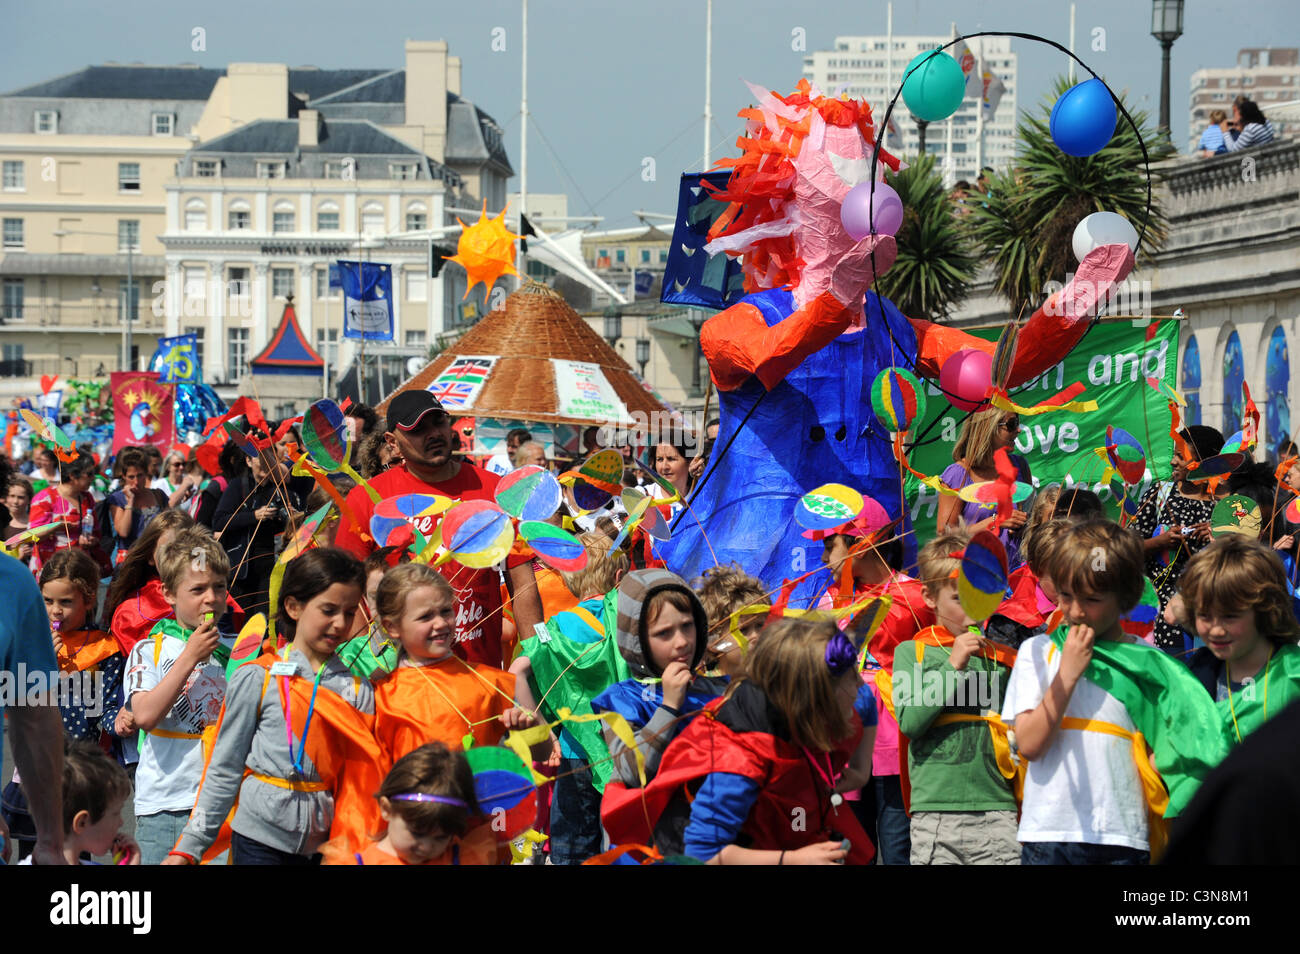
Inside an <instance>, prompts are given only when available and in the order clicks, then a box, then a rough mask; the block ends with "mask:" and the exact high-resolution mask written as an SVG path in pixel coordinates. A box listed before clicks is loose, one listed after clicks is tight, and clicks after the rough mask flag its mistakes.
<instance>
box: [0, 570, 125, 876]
mask: <svg viewBox="0 0 1300 954" xmlns="http://www.w3.org/2000/svg"><path fill="white" fill-rule="evenodd" d="M40 587H41V596H42V597H43V598H44V600H45V612H46V613H47V614H48V615H49V618H50V628H51V630H52V631H53V636H54V652H55V656H56V657H57V658H58V661H59V671H60V672H61V673H68V674H70V675H71V674H79V675H75V676H73V677H72V678H73V680H75V681H70V682H68V683H67V686H66V688H65V690H64V691H62V692H60V694H59V712H60V714H61V715H62V717H63V731H64V733H65V734H66V735H67V737H68V738H69V739H73V740H79V741H86V742H91V743H94V744H96V745H105V746H107V745H108V744H109V743H111V744H112V748H113V749H114V751H115V752H120V750H121V746H120V744H119V740H118V739H117V736H116V733H115V732H114V731H113V725H114V721H115V720H116V719H117V712H118V710H119V709H120V708H121V707H122V671H123V669H124V668H125V666H126V659H125V657H123V655H122V653H121V652H120V651H119V650H118V647H117V643H116V642H114V641H113V637H111V636H110V635H109V634H108V633H106V632H104V631H103V630H101V629H97V628H96V627H95V623H94V616H95V601H96V599H97V598H98V596H99V565H98V564H97V563H96V562H95V561H94V560H92V559H91V558H90V557H89V556H88V555H87V554H85V553H83V552H82V551H81V550H59V551H57V552H55V554H54V555H53V556H51V557H50V559H49V560H48V561H46V563H45V565H44V566H43V567H41V578H40ZM128 794H129V792H128ZM4 817H5V821H6V823H7V824H8V825H9V831H10V834H11V836H12V837H13V838H14V839H15V840H16V841H17V842H18V846H19V854H20V855H27V854H30V853H31V850H32V848H33V847H34V846H35V844H36V828H35V826H34V824H33V822H32V819H31V815H30V814H29V813H28V811H27V798H26V795H25V794H24V793H23V790H22V787H21V785H20V784H19V779H18V773H17V771H16V770H15V772H14V777H13V780H12V781H11V782H10V783H9V784H8V785H7V786H5V790H4Z"/></svg>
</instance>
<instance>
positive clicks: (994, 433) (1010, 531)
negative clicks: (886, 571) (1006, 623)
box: [935, 407, 1032, 566]
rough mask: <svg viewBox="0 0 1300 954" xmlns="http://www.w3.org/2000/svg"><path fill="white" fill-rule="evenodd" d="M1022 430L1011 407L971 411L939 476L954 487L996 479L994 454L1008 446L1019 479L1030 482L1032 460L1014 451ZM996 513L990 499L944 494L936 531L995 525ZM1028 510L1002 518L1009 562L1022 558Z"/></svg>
mask: <svg viewBox="0 0 1300 954" xmlns="http://www.w3.org/2000/svg"><path fill="white" fill-rule="evenodd" d="M1018 433H1020V418H1019V416H1018V415H1016V414H1013V413H1010V412H1008V411H1000V410H998V409H997V408H995V407H986V408H984V409H983V410H980V411H976V412H975V413H974V414H971V415H970V416H969V417H967V418H966V420H965V421H964V422H963V423H962V426H961V435H960V436H959V437H958V438H957V443H956V445H955V446H954V447H953V449H952V459H953V461H954V463H953V464H952V466H950V467H949V468H948V469H947V470H945V471H944V472H943V473H942V474H941V475H940V477H939V479H940V480H942V481H943V482H944V484H946V485H947V486H949V487H951V488H952V489H953V490H961V488H963V487H965V486H966V485H967V484H975V483H980V482H982V481H986V480H996V479H997V476H998V469H997V464H996V462H995V460H994V456H993V455H994V454H996V453H997V452H998V450H1000V449H1003V448H1005V449H1007V452H1008V454H1010V457H1011V463H1012V464H1014V465H1015V468H1016V480H1017V481H1019V482H1020V483H1025V484H1028V483H1031V482H1032V477H1031V475H1030V473H1029V464H1028V463H1027V462H1026V461H1025V459H1024V458H1023V457H1021V456H1020V455H1019V454H1011V453H1010V452H1011V450H1012V449H1014V444H1015V441H1016V435H1017V434H1018ZM996 517H997V506H996V505H995V504H988V503H965V502H964V501H963V500H961V498H959V497H952V496H949V495H947V494H944V495H943V496H941V497H940V498H939V516H938V523H937V525H936V529H935V532H936V533H944V532H945V531H947V530H951V529H954V528H956V527H959V526H961V525H962V524H963V523H964V524H965V525H966V526H968V527H970V528H972V530H973V531H974V532H979V531H980V530H989V529H992V527H993V523H994V520H995V519H996ZM1027 518H1028V514H1027V513H1026V512H1025V511H1023V510H1019V509H1016V510H1013V511H1012V513H1011V515H1010V516H1009V517H1007V519H1006V520H1004V521H1003V522H1002V532H1001V538H1002V545H1003V546H1005V547H1006V549H1007V560H1008V563H1009V565H1011V566H1015V565H1016V564H1017V563H1019V562H1020V543H1019V541H1020V529H1021V528H1022V527H1023V526H1024V525H1025V520H1026V519H1027Z"/></svg>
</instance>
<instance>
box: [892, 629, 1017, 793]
mask: <svg viewBox="0 0 1300 954" xmlns="http://www.w3.org/2000/svg"><path fill="white" fill-rule="evenodd" d="M922 645H924V651H923V652H922V653H921V659H920V661H919V662H918V661H917V650H918V647H920V646H922ZM950 655H951V647H947V646H934V645H930V644H920V643H917V642H916V640H911V639H909V640H907V641H906V642H904V643H900V644H899V646H898V649H896V650H895V651H894V679H893V692H894V710H895V714H896V716H897V718H898V731H899V732H900V733H901V734H902V735H905V736H907V739H908V748H907V770H908V775H909V777H910V780H911V786H912V801H911V810H912V811H913V812H995V811H1015V809H1016V799H1015V796H1014V795H1013V794H1012V791H1011V782H1010V780H1008V779H1005V778H1003V777H1002V773H1001V772H1000V771H998V766H997V759H996V757H995V755H994V751H993V739H992V737H991V736H990V734H989V726H988V723H987V722H983V721H980V722H953V723H948V724H946V725H935V724H934V722H935V720H937V719H938V718H939V717H940V716H941V715H944V714H945V713H957V712H960V713H967V714H970V715H981V714H983V713H985V712H988V711H990V710H992V711H993V712H994V713H995V714H997V713H1000V712H1001V711H1002V697H1003V695H1004V694H1005V693H1006V688H1007V683H1008V681H1009V680H1010V678H1011V670H1009V669H1008V668H1007V667H1006V666H1004V665H1002V664H1001V663H998V662H996V661H994V660H991V659H987V658H985V657H983V656H980V655H978V654H976V655H974V656H972V657H971V658H970V660H969V661H968V662H967V663H966V668H965V669H963V670H961V671H960V672H959V671H958V670H956V669H953V668H952V665H951V664H950V663H949V661H948V659H949V656H950Z"/></svg>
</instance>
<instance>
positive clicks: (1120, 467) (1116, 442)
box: [1106, 426, 1147, 484]
mask: <svg viewBox="0 0 1300 954" xmlns="http://www.w3.org/2000/svg"><path fill="white" fill-rule="evenodd" d="M1106 457H1107V459H1108V460H1109V461H1110V465H1111V466H1112V467H1114V468H1115V470H1117V471H1118V472H1119V476H1120V478H1121V479H1122V480H1123V481H1124V483H1126V484H1140V483H1141V482H1142V478H1143V477H1144V476H1145V475H1146V472H1147V453H1146V451H1145V450H1143V449H1142V445H1141V444H1140V443H1138V439H1137V438H1136V437H1134V436H1133V435H1132V434H1130V433H1129V432H1128V431H1126V430H1124V429H1123V428H1122V427H1113V426H1110V427H1107V428H1106Z"/></svg>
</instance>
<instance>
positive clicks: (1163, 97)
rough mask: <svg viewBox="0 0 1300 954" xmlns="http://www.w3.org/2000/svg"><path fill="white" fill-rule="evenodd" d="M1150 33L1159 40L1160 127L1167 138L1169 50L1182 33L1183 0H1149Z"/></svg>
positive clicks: (1168, 136)
mask: <svg viewBox="0 0 1300 954" xmlns="http://www.w3.org/2000/svg"><path fill="white" fill-rule="evenodd" d="M1151 35H1152V36H1153V37H1155V38H1156V39H1157V40H1158V41H1159V42H1160V49H1161V57H1160V129H1162V130H1163V131H1164V134H1165V138H1166V139H1169V138H1171V137H1170V135H1169V52H1170V50H1171V49H1172V48H1173V45H1174V41H1175V40H1177V39H1178V38H1179V37H1180V36H1182V35H1183V0H1151Z"/></svg>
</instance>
